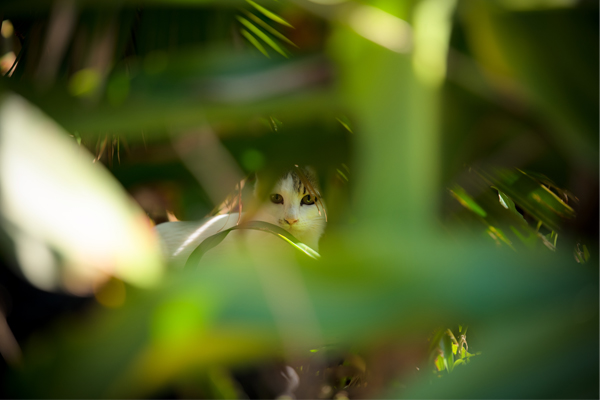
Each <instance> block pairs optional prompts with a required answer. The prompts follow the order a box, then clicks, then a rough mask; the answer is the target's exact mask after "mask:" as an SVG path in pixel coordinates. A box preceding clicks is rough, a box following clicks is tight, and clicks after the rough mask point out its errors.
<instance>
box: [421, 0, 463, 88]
mask: <svg viewBox="0 0 600 400" xmlns="http://www.w3.org/2000/svg"><path fill="white" fill-rule="evenodd" d="M455 7H456V0H424V1H422V2H420V3H418V5H417V6H416V8H415V12H414V36H415V38H414V47H415V49H414V53H413V59H412V61H413V68H414V70H415V74H416V76H417V78H419V79H420V80H421V82H422V83H424V84H426V85H428V86H433V87H437V86H439V85H440V84H441V83H442V82H443V80H444V78H445V76H446V56H447V53H448V44H449V42H450V30H451V27H452V15H453V12H454V9H455Z"/></svg>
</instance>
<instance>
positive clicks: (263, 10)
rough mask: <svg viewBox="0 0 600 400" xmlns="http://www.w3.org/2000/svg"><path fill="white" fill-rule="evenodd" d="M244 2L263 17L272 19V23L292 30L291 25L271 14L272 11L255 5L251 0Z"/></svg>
mask: <svg viewBox="0 0 600 400" xmlns="http://www.w3.org/2000/svg"><path fill="white" fill-rule="evenodd" d="M246 2H247V3H248V4H250V5H251V6H252V7H254V8H256V9H257V10H258V11H260V12H261V13H262V14H263V15H264V16H265V17H267V18H270V19H272V20H273V21H275V22H277V23H280V24H281V25H285V26H288V27H290V28H293V26H292V25H290V23H289V22H287V21H286V20H284V19H283V18H281V17H280V16H279V15H277V14H275V13H273V12H272V11H269V10H267V9H266V8H264V7H263V6H261V5H260V4H257V3H255V2H253V1H252V0H246Z"/></svg>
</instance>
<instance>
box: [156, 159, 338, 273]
mask: <svg viewBox="0 0 600 400" xmlns="http://www.w3.org/2000/svg"><path fill="white" fill-rule="evenodd" d="M263 186H265V184H262V185H261V180H259V179H257V183H256V186H255V190H254V193H255V197H257V198H259V199H261V198H264V199H265V200H264V201H263V202H262V203H261V205H260V206H259V208H258V210H257V211H256V212H254V213H247V214H242V217H241V218H240V216H239V214H238V213H229V214H224V215H218V216H215V217H210V218H206V219H204V220H201V221H197V222H181V221H177V222H167V223H163V224H160V225H157V226H156V231H157V233H158V235H159V238H160V242H161V248H162V251H163V254H164V255H165V257H166V259H167V261H168V262H170V263H171V264H175V265H178V266H182V265H184V264H185V261H186V260H187V258H188V257H189V255H190V254H191V253H192V251H194V249H195V248H196V247H198V245H199V244H200V243H201V242H202V241H203V240H204V239H206V238H207V237H209V236H212V235H214V234H216V233H218V232H221V231H223V230H224V229H228V228H231V227H233V226H235V225H236V224H238V223H241V224H243V223H244V222H245V221H244V220H245V219H247V220H253V221H265V222H269V223H271V224H273V225H276V226H279V227H281V228H283V229H285V230H286V231H288V232H289V233H291V234H292V235H293V236H294V237H296V238H297V239H298V240H300V241H301V242H302V243H304V244H306V245H308V246H310V247H311V248H312V249H314V250H315V251H318V249H319V240H320V238H321V236H322V235H323V233H324V231H325V226H326V214H325V213H326V211H325V206H324V202H323V200H322V198H321V192H320V190H319V188H318V183H317V179H316V174H315V172H314V171H313V170H312V169H310V168H296V169H293V170H289V171H287V172H285V173H284V174H283V175H282V176H281V177H280V178H279V180H278V181H277V182H276V184H275V185H274V186H273V187H272V188H271V189H270V190H269V188H265V187H263ZM265 189H266V190H265ZM237 232H240V231H233V232H231V233H230V234H229V235H228V237H227V239H226V241H231V239H232V238H233V237H236V236H239V234H238V233H237ZM264 235H267V236H272V235H271V234H269V233H267V232H256V231H254V232H252V233H250V232H248V234H247V236H252V237H253V238H255V239H256V240H260V241H263V242H264V241H265V240H270V238H269V239H267V238H266V236H264ZM278 240H279V239H278ZM227 246H228V245H227V244H226V243H225V241H224V243H221V244H219V245H218V246H217V248H218V247H221V249H223V248H227ZM210 252H214V251H213V250H210Z"/></svg>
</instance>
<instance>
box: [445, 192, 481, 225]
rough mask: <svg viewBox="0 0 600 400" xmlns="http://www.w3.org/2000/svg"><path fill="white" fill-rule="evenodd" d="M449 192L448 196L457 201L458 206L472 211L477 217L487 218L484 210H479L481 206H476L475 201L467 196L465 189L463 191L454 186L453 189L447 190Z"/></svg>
mask: <svg viewBox="0 0 600 400" xmlns="http://www.w3.org/2000/svg"><path fill="white" fill-rule="evenodd" d="M449 190H450V194H451V195H452V196H453V197H454V198H455V199H456V200H458V202H459V203H460V204H462V205H463V207H465V208H467V209H469V210H471V211H473V212H474V213H475V214H477V215H479V216H480V217H483V218H485V217H486V216H487V213H486V212H485V210H484V209H483V208H481V206H480V205H479V204H477V202H476V201H475V200H473V198H472V197H471V196H469V195H468V194H467V192H466V191H465V189H463V188H462V187H460V186H458V185H455V186H454V188H453V189H449Z"/></svg>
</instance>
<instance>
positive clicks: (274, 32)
mask: <svg viewBox="0 0 600 400" xmlns="http://www.w3.org/2000/svg"><path fill="white" fill-rule="evenodd" d="M242 11H243V12H244V14H246V16H247V17H248V18H250V19H251V20H252V21H254V22H256V23H257V24H258V25H260V26H261V27H262V28H263V29H265V30H267V31H268V32H269V33H270V34H271V35H273V36H275V37H277V38H278V39H280V40H283V41H284V42H286V43H287V44H290V45H292V46H294V47H296V48H297V47H298V46H297V45H296V43H294V42H292V41H291V40H290V39H288V38H287V37H285V36H284V35H282V34H281V33H279V32H278V31H277V29H275V28H273V27H272V26H271V25H269V24H267V23H266V22H265V21H263V20H262V19H260V18H258V17H257V16H256V15H254V14H252V13H251V12H249V11H246V10H242Z"/></svg>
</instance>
